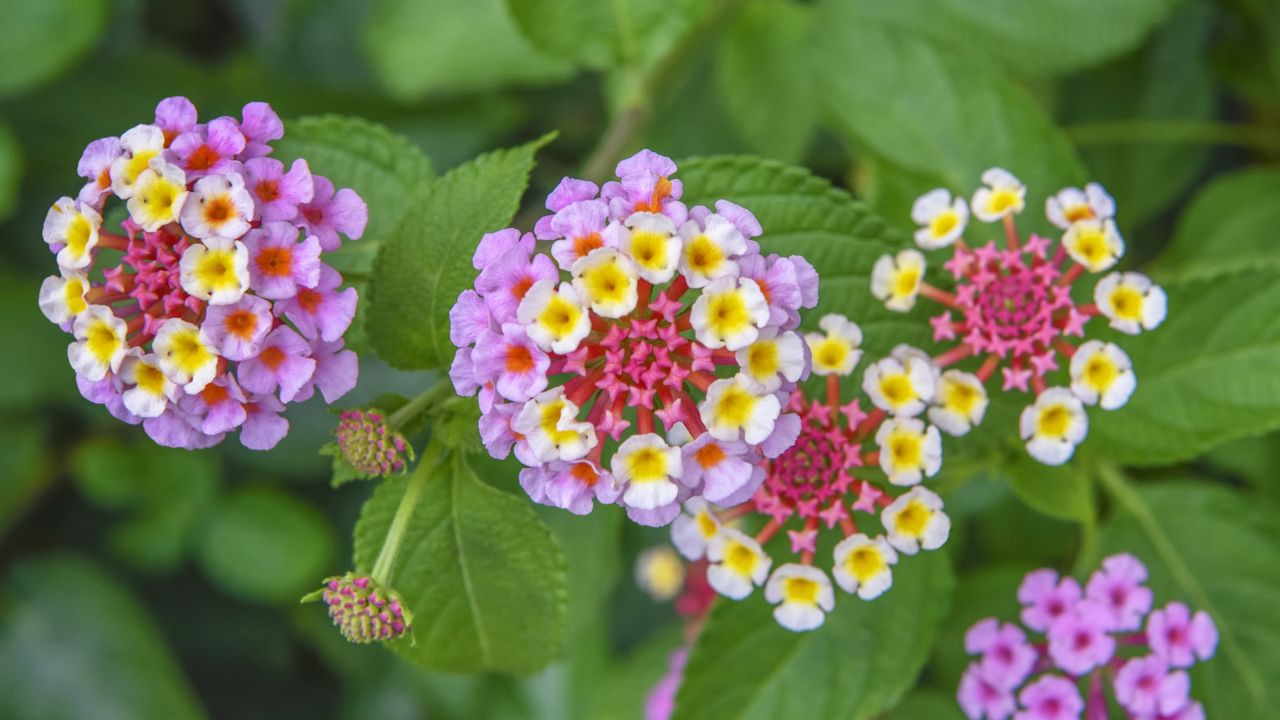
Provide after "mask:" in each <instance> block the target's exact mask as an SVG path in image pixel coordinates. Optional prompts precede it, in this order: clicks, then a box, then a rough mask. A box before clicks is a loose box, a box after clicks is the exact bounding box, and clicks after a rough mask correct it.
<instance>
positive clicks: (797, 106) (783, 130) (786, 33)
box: [716, 0, 817, 162]
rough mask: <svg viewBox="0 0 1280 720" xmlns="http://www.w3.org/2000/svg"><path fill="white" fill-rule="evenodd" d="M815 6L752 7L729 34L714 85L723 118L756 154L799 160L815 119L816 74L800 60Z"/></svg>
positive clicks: (774, 3)
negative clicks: (721, 107) (720, 101)
mask: <svg viewBox="0 0 1280 720" xmlns="http://www.w3.org/2000/svg"><path fill="white" fill-rule="evenodd" d="M812 20H813V11H812V8H809V7H807V6H803V5H796V4H794V3H792V2H789V1H788V0H757V1H755V2H751V3H749V4H748V5H747V6H746V7H745V8H743V9H742V11H741V12H739V13H738V15H737V17H736V18H734V20H733V23H732V24H731V25H730V26H729V28H728V30H727V31H726V32H725V35H724V38H723V39H722V40H721V41H720V46H719V52H718V53H717V58H716V81H717V86H718V88H719V91H720V95H721V97H722V98H723V100H724V104H725V109H726V111H727V112H726V113H725V117H726V118H727V119H728V122H729V125H730V127H731V128H733V130H734V131H735V132H736V133H737V134H738V135H739V136H740V137H741V138H742V139H743V141H745V142H746V143H747V145H748V146H749V147H751V149H752V150H754V151H755V152H758V153H762V154H764V155H768V156H771V157H776V158H778V159H780V160H786V161H789V162H794V161H796V160H799V159H800V158H801V157H802V156H803V155H804V151H805V149H806V146H807V145H808V144H809V141H810V139H811V137H812V135H813V131H814V129H815V123H816V120H817V107H816V103H817V99H816V98H815V97H814V94H813V73H812V72H811V71H810V69H809V67H808V66H807V65H805V63H804V62H803V61H802V58H803V57H804V50H805V47H806V45H807V44H808V42H809V32H810V24H811V21H812Z"/></svg>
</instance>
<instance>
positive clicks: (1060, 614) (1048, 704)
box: [956, 554, 1218, 720]
mask: <svg viewBox="0 0 1280 720" xmlns="http://www.w3.org/2000/svg"><path fill="white" fill-rule="evenodd" d="M1146 578H1147V569H1146V567H1145V566H1144V565H1143V564H1142V562H1141V561H1139V560H1138V559H1137V558H1135V557H1134V556H1132V555H1128V554H1120V555H1113V556H1111V557H1108V558H1106V559H1105V560H1103V563H1102V568H1101V569H1099V570H1098V571H1097V572H1095V573H1094V574H1093V575H1092V576H1091V577H1090V579H1089V581H1088V582H1087V583H1086V584H1085V587H1086V590H1085V591H1084V592H1081V589H1080V583H1079V582H1077V581H1076V580H1075V579H1074V578H1070V577H1064V578H1059V576H1058V573H1057V572H1055V571H1054V570H1051V569H1048V568H1045V569H1041V570H1036V571H1034V572H1031V573H1028V574H1027V576H1026V577H1025V578H1024V579H1023V581H1022V585H1021V586H1020V587H1019V588H1018V601H1019V602H1020V603H1022V605H1023V611H1022V618H1023V622H1024V624H1025V625H1026V626H1027V628H1028V629H1030V630H1032V631H1034V632H1036V633H1039V634H1040V635H1041V638H1036V637H1034V636H1033V637H1027V635H1026V634H1025V633H1024V632H1023V631H1022V630H1021V629H1020V628H1018V627H1017V626H1015V625H1013V624H1011V623H1007V624H1003V625H1002V624H1000V622H999V621H998V620H996V619H995V618H987V619H984V620H980V621H979V622H978V623H976V624H975V625H974V626H973V627H972V628H970V629H969V632H968V634H966V636H965V650H966V651H967V652H968V653H969V654H970V655H977V656H978V658H977V659H976V660H974V661H973V662H971V663H970V664H969V667H968V669H967V670H966V671H965V673H964V677H963V678H962V680H961V681H960V687H959V689H958V691H957V695H956V699H957V701H958V702H959V703H960V708H961V709H962V710H963V711H964V713H965V715H966V716H967V717H969V718H970V720H982V719H983V718H988V719H995V720H999V719H1001V718H1007V717H1009V716H1010V715H1012V716H1013V717H1014V718H1015V720H1059V719H1061V720H1068V719H1076V718H1081V717H1083V718H1086V719H1087V720H1098V719H1100V718H1106V717H1108V706H1109V705H1110V703H1111V700H1110V698H1109V693H1108V687H1107V686H1108V685H1111V690H1112V693H1111V694H1112V695H1113V696H1114V698H1115V701H1117V702H1118V703H1119V704H1120V705H1121V706H1122V707H1123V708H1124V710H1125V716H1126V717H1128V718H1130V720H1203V718H1204V708H1203V707H1202V706H1201V705H1200V703H1198V702H1195V701H1194V700H1192V699H1191V696H1190V693H1191V680H1190V675H1188V674H1187V672H1186V669H1187V668H1190V667H1191V666H1192V665H1194V664H1195V663H1196V662H1198V661H1203V660H1208V659H1209V658H1211V657H1212V656H1213V652H1214V649H1215V648H1216V646H1217V640H1218V633H1217V628H1216V627H1215V626H1214V624H1213V620H1211V619H1210V618H1209V616H1208V615H1207V614H1206V613H1204V612H1198V613H1195V614H1192V612H1191V610H1190V609H1189V608H1187V606H1186V605H1183V604H1182V603H1170V604H1169V605H1168V606H1166V607H1165V608H1163V609H1161V610H1157V611H1155V612H1152V613H1150V615H1149V617H1148V611H1149V610H1150V609H1151V591H1150V589H1149V588H1147V587H1145V586H1144V585H1143V583H1144V582H1145V581H1146ZM1144 620H1145V625H1146V630H1145V631H1142V630H1139V628H1142V627H1143V621H1144ZM1135 649H1136V651H1137V652H1136V653H1135V652H1134V650H1135ZM1147 651H1149V653H1148V654H1143V653H1144V652H1147ZM1019 688H1021V689H1019ZM1082 690H1087V692H1086V694H1085V695H1084V696H1083V697H1082V696H1081V691H1082ZM1015 695H1016V697H1017V705H1016V709H1015V705H1014V703H1013V697H1014V696H1015Z"/></svg>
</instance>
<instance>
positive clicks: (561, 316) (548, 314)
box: [538, 295, 582, 337]
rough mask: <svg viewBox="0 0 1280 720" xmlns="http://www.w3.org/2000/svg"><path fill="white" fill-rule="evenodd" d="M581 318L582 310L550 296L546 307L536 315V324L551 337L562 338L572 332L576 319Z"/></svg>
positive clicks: (558, 297) (566, 301) (557, 296)
mask: <svg viewBox="0 0 1280 720" xmlns="http://www.w3.org/2000/svg"><path fill="white" fill-rule="evenodd" d="M581 316H582V310H580V309H579V308H578V307H577V306H575V305H574V304H573V303H571V302H569V301H568V300H565V299H564V298H563V297H560V296H559V295H552V296H551V300H550V301H548V302H547V306H546V307H545V308H543V310H542V313H541V314H540V315H538V322H539V323H540V324H541V325H542V326H543V327H545V328H546V329H547V330H550V331H551V334H552V335H555V336H556V337H564V336H565V335H568V334H569V333H570V332H573V328H574V327H575V326H576V325H577V324H578V318H579V317H581Z"/></svg>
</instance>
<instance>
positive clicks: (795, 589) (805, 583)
mask: <svg viewBox="0 0 1280 720" xmlns="http://www.w3.org/2000/svg"><path fill="white" fill-rule="evenodd" d="M782 596H783V597H784V598H786V600H787V602H793V603H803V604H805V605H816V604H817V602H818V583H816V582H814V581H812V580H810V579H809V578H803V577H789V578H787V579H786V580H784V581H783V582H782Z"/></svg>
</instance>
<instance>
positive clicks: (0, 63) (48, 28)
mask: <svg viewBox="0 0 1280 720" xmlns="http://www.w3.org/2000/svg"><path fill="white" fill-rule="evenodd" d="M106 19H107V4H106V2H104V0H40V1H39V2H28V1H27V0H0V96H5V95H13V94H15V93H20V92H22V91H24V90H29V89H31V88H33V87H35V86H36V85H39V84H40V83H43V82H45V81H46V80H50V79H52V78H53V77H55V76H57V75H58V74H60V73H62V72H63V71H64V70H66V69H68V68H70V67H71V66H72V65H73V64H74V63H75V62H76V61H77V60H79V59H80V57H81V56H82V55H84V54H85V53H86V52H88V51H89V49H90V48H91V47H93V45H94V44H95V43H96V42H97V40H98V36H99V35H101V34H102V30H103V26H104V25H105V22H106ZM2 215H3V213H0V216H2Z"/></svg>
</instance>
